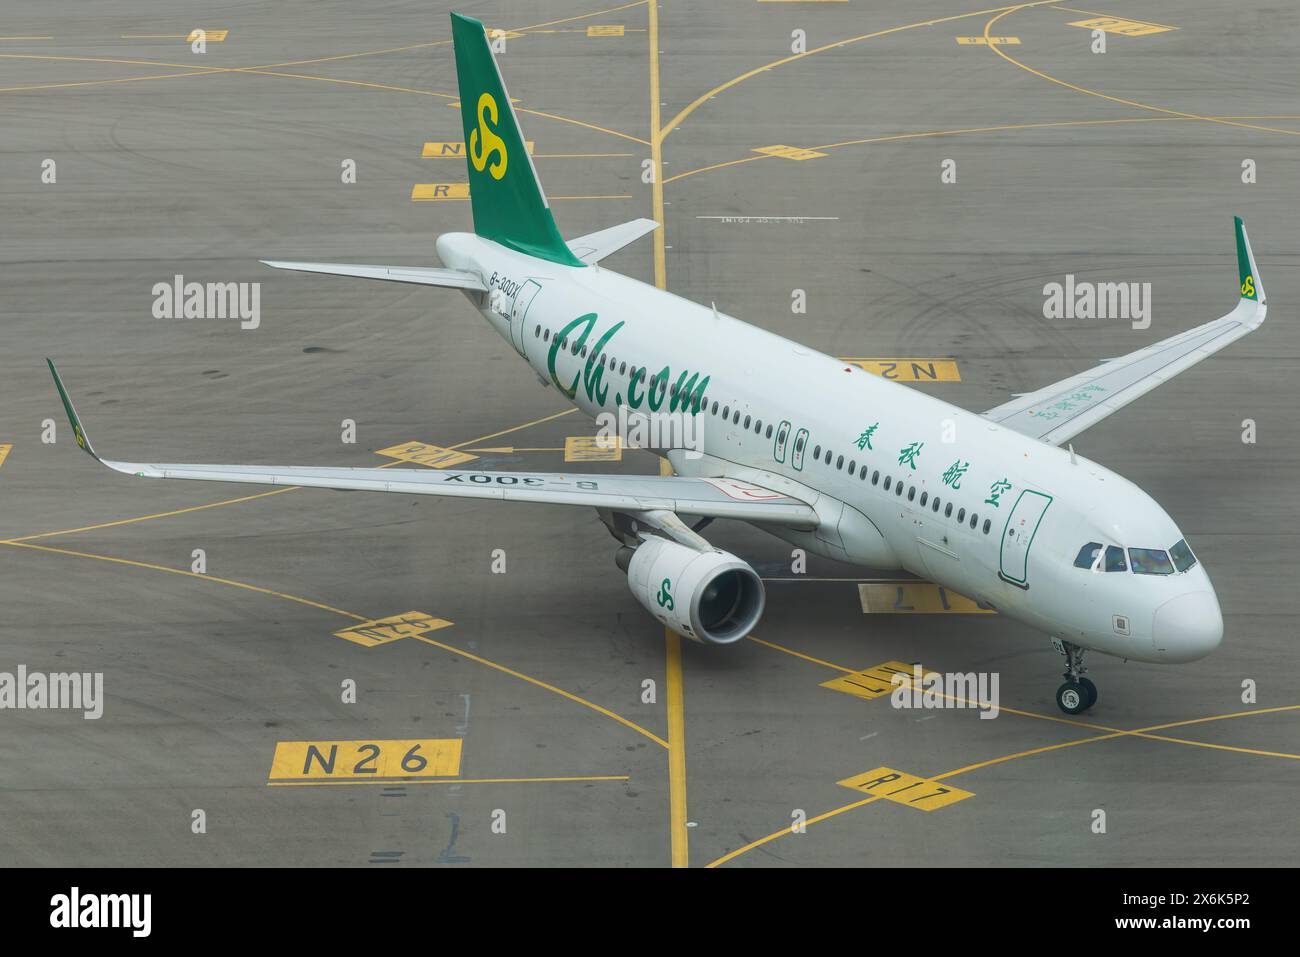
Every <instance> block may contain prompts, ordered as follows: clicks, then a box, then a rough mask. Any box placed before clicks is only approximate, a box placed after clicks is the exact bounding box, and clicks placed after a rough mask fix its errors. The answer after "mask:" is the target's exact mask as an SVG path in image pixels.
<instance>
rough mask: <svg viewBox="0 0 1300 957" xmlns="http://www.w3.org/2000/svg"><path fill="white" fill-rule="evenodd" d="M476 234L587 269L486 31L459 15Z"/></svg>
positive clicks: (460, 78)
mask: <svg viewBox="0 0 1300 957" xmlns="http://www.w3.org/2000/svg"><path fill="white" fill-rule="evenodd" d="M451 35H452V41H453V43H454V45H455V47H456V80H457V82H458V83H459V86H460V115H461V120H462V122H463V123H464V125H465V161H466V166H467V167H468V169H469V195H470V204H471V205H472V207H473V211H474V232H475V233H477V234H478V235H479V236H482V237H483V238H484V239H490V240H492V241H493V242H497V243H500V244H501V245H503V246H509V247H510V248H511V249H515V250H518V251H519V252H521V253H526V254H528V255H529V256H536V257H538V258H539V259H547V260H550V261H551V262H555V263H561V264H563V265H565V266H581V265H583V263H582V262H581V261H579V260H578V259H577V258H576V257H575V256H574V255H573V253H572V252H571V251H570V250H569V247H568V246H567V245H566V244H565V242H564V240H563V239H562V238H561V237H560V231H559V230H558V229H556V228H555V220H554V219H553V218H552V216H551V210H550V207H548V206H547V205H546V194H545V193H543V192H542V184H541V183H540V182H539V181H538V179H537V170H536V169H535V168H534V167H533V159H532V157H531V156H529V155H528V151H527V150H526V149H525V148H524V138H523V135H522V134H521V133H520V132H519V120H518V118H517V117H516V116H515V109H514V107H513V106H512V105H511V103H510V96H509V94H508V93H507V92H506V85H505V83H504V81H502V79H501V72H500V71H499V70H498V69H497V64H496V60H495V59H493V57H492V50H491V48H490V47H489V46H488V39H487V33H486V32H485V31H484V29H483V24H482V23H480V22H479V21H477V20H474V19H471V18H470V17H465V16H461V15H460V14H459V13H453V14H452V15H451Z"/></svg>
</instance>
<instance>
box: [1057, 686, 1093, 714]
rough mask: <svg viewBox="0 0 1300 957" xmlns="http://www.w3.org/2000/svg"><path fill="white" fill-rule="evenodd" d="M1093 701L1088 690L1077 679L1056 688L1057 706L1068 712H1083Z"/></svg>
mask: <svg viewBox="0 0 1300 957" xmlns="http://www.w3.org/2000/svg"><path fill="white" fill-rule="evenodd" d="M1088 683H1089V684H1091V683H1092V682H1088ZM1091 703H1092V702H1091V701H1090V699H1089V695H1088V690H1087V689H1086V688H1085V687H1084V686H1083V685H1082V684H1080V683H1079V682H1077V681H1067V682H1066V683H1065V684H1063V685H1061V687H1059V688H1057V689H1056V706H1057V707H1058V708H1060V709H1061V710H1062V711H1064V712H1065V713H1066V714H1082V713H1083V712H1084V711H1087V710H1088V707H1089V705H1090V704H1091Z"/></svg>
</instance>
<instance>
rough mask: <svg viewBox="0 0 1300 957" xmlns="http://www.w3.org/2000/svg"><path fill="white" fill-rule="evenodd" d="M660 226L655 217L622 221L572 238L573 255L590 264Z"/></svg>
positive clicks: (570, 243)
mask: <svg viewBox="0 0 1300 957" xmlns="http://www.w3.org/2000/svg"><path fill="white" fill-rule="evenodd" d="M658 228H659V224H658V223H656V222H655V221H654V220H653V219H634V220H632V221H631V222H630V223H621V224H619V225H618V226H611V227H609V229H602V230H600V231H599V232H595V233H588V234H587V235H586V236H579V237H578V238H577V239H570V240H569V248H570V249H571V250H573V255H575V256H577V257H578V258H579V259H581V260H582V261H583V262H584V263H586V264H587V265H588V266H590V265H591V264H592V263H598V262H600V261H601V260H602V259H604V258H605V257H606V256H610V255H612V254H614V253H616V252H618V251H619V250H620V249H622V248H623V247H624V246H626V245H628V244H629V243H634V242H636V241H637V240H638V239H640V238H641V237H642V236H644V235H646V234H647V233H653V232H654V231H655V230H656V229H658Z"/></svg>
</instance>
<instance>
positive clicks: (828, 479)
mask: <svg viewBox="0 0 1300 957" xmlns="http://www.w3.org/2000/svg"><path fill="white" fill-rule="evenodd" d="M452 31H453V37H454V44H455V56H456V68H457V75H458V81H459V86H460V97H461V113H462V118H463V121H464V127H465V143H466V145H467V149H466V153H467V160H468V170H469V181H470V186H471V203H472V209H473V219H474V233H473V234H468V233H451V234H448V235H444V236H441V237H439V239H438V241H437V251H438V256H439V258H440V259H441V260H442V262H443V264H444V266H443V268H412V267H405V266H360V265H344V264H330V263H301V262H268V263H267V265H270V266H274V267H276V268H281V269H295V270H303V271H308V272H321V273H329V274H333V275H341V276H359V277H365V278H371V279H382V280H388V281H393V282H406V283H420V284H425V285H431V286H445V287H450V288H454V289H460V290H462V291H463V292H464V294H465V296H466V297H467V298H468V299H469V300H470V302H472V303H473V304H474V305H475V306H476V307H477V308H478V310H479V312H480V313H481V314H482V315H483V316H484V317H485V318H486V319H487V321H488V322H489V323H490V324H491V325H492V326H493V328H495V329H496V331H497V332H499V333H500V334H501V335H502V337H504V338H505V339H506V340H507V341H508V342H510V344H511V345H512V346H513V347H514V349H515V350H516V351H517V352H518V353H519V355H520V356H521V357H522V358H523V360H524V361H525V362H527V363H528V364H529V365H530V366H531V367H532V369H533V370H534V371H535V372H536V373H537V375H538V376H539V378H541V380H542V381H543V383H544V384H547V385H554V386H555V387H556V388H557V389H558V390H559V391H560V392H562V393H563V394H564V395H565V396H566V397H567V398H568V399H569V401H570V402H572V403H573V404H574V405H576V406H577V407H578V409H580V410H581V411H582V412H584V413H586V414H587V415H589V416H597V415H599V414H601V413H610V412H615V411H617V410H618V409H619V408H620V407H621V408H624V409H625V410H627V411H629V412H632V413H636V414H641V415H664V414H677V415H678V416H689V417H690V418H691V420H692V422H693V423H695V424H698V425H699V426H701V428H700V432H702V434H703V449H702V452H703V454H702V455H696V456H692V455H688V454H687V453H688V450H687V449H686V448H684V447H681V448H671V449H668V450H667V451H666V457H667V459H668V461H669V462H670V463H671V464H672V467H673V469H674V470H675V472H676V474H674V475H667V476H653V475H652V476H646V475H613V474H585V475H584V474H573V473H552V472H501V471H473V470H464V471H462V470H453V469H447V470H436V469H410V470H379V469H372V468H317V467H314V466H309V467H278V466H257V465H184V464H154V463H138V462H117V461H109V460H105V459H100V458H99V456H98V455H96V454H95V451H94V449H93V448H92V446H91V444H90V442H89V440H88V439H87V438H86V434H85V431H84V429H83V428H82V426H81V422H80V420H79V419H78V418H77V414H76V411H75V410H74V408H73V405H72V402H71V400H70V399H69V398H68V394H67V392H66V390H65V389H64V387H63V383H62V381H61V380H60V378H59V375H58V372H57V371H55V369H54V365H53V363H50V371H51V373H53V375H54V379H55V384H56V386H57V387H58V390H59V394H60V396H61V398H62V400H63V403H64V406H65V409H66V411H67V413H68V416H69V418H70V420H71V422H72V426H73V430H74V434H75V435H76V438H77V443H78V445H80V446H81V447H82V448H83V449H85V450H86V451H87V452H89V453H90V454H91V455H93V456H95V458H96V459H97V460H99V461H101V462H103V464H104V465H107V466H108V467H109V468H112V469H116V470H117V471H119V472H125V473H128V474H132V475H136V476H140V477H144V478H169V479H197V480H200V481H213V482H249V483H254V484H262V485H300V486H309V487H316V488H334V489H360V490H369V491H376V492H402V493H407V494H414V495H444V496H453V497H467V498H485V499H498V500H505V501H511V502H539V503H545V504H551V505H576V506H585V507H589V508H594V509H596V511H597V514H598V515H599V517H600V518H601V520H602V521H603V522H604V523H605V525H606V526H607V527H608V528H609V530H610V532H611V533H612V534H613V536H614V538H615V539H616V540H617V541H618V542H619V545H620V547H619V549H618V552H617V555H616V560H617V563H618V565H619V567H620V568H622V569H624V570H625V571H626V572H627V575H628V581H629V584H630V586H631V589H632V593H633V594H634V595H635V597H636V599H637V601H638V602H640V603H641V604H642V605H643V606H644V607H645V608H646V609H647V610H648V611H649V612H650V614H651V615H653V616H654V617H655V618H656V619H658V620H659V621H660V622H662V623H663V624H664V625H666V626H667V627H668V628H671V629H672V630H673V631H675V632H677V633H678V634H680V635H682V636H684V637H686V638H690V639H693V640H695V641H698V642H703V643H707V644H720V645H721V644H729V643H731V642H735V641H738V640H740V639H741V638H743V637H745V636H746V635H747V634H749V633H750V631H751V630H752V629H753V628H754V627H755V625H756V624H757V623H758V621H759V618H760V616H761V615H762V613H763V608H764V601H765V598H764V591H763V583H762V581H761V579H760V578H759V576H758V574H757V573H756V572H755V571H754V569H753V568H751V567H750V566H749V565H748V564H747V563H746V562H745V561H743V560H742V559H740V558H738V557H736V556H735V555H732V554H730V553H728V552H725V551H722V550H720V549H717V548H714V547H713V546H712V545H710V544H709V543H708V542H707V541H705V539H704V538H702V537H701V536H700V534H699V530H700V529H701V528H702V527H703V526H704V525H705V524H707V523H708V521H710V520H712V519H717V518H724V519H735V520H738V521H743V522H748V523H749V524H751V525H753V526H755V527H757V528H760V529H763V530H764V531H767V532H770V533H772V534H773V535H775V536H777V537H778V538H781V539H783V540H785V541H786V542H789V543H791V544H793V545H795V546H797V547H799V548H803V549H807V550H808V551H811V552H813V553H815V554H818V555H822V556H825V557H827V558H833V559H836V560H838V561H842V562H849V563H852V564H856V565H862V566H867V567H870V568H873V569H882V570H883V569H905V570H906V571H908V572H911V573H912V574H914V575H917V576H920V577H922V578H924V579H928V580H930V581H933V582H936V583H938V584H940V585H942V586H944V587H946V588H950V589H953V590H955V591H957V592H960V593H962V594H964V595H967V596H970V597H971V598H973V599H975V600H976V601H977V602H979V603H980V604H981V605H982V606H984V607H986V608H992V609H996V610H997V611H998V612H999V613H1001V614H1003V615H1006V616H1007V617H1009V618H1012V619H1014V620H1016V621H1020V622H1024V623H1026V624H1028V625H1031V626H1033V627H1034V628H1036V629H1040V630H1042V631H1044V632H1046V633H1047V634H1049V635H1051V636H1053V637H1052V641H1053V643H1054V644H1055V645H1056V647H1057V650H1058V651H1060V652H1061V653H1062V654H1064V655H1065V658H1066V672H1065V679H1066V680H1065V683H1064V684H1062V685H1061V687H1060V688H1059V689H1058V691H1057V695H1056V697H1057V703H1058V705H1059V706H1060V708H1061V709H1062V710H1063V711H1065V712H1067V713H1069V714H1077V713H1079V712H1082V711H1084V710H1086V709H1088V708H1090V707H1091V706H1092V705H1093V704H1094V703H1095V701H1096V698H1097V690H1096V687H1095V685H1094V684H1093V683H1092V682H1091V681H1089V680H1088V679H1087V678H1086V677H1084V672H1085V670H1086V669H1085V668H1084V666H1083V658H1084V651H1085V650H1086V649H1094V650H1096V651H1099V652H1103V653H1105V654H1109V655H1114V656H1117V657H1120V658H1124V659H1133V660H1136V661H1146V662H1162V663H1174V662H1187V661H1193V660H1196V659H1198V658H1201V657H1203V656H1204V655H1206V654H1208V653H1209V652H1211V651H1213V650H1214V649H1215V648H1216V647H1217V646H1218V644H1219V642H1220V640H1221V639H1222V636H1223V619H1222V617H1221V615H1220V611H1219V603H1218V599H1217V597H1216V595H1215V592H1214V588H1213V587H1212V586H1211V584H1210V579H1209V576H1208V575H1207V574H1206V572H1205V568H1204V566H1202V565H1201V564H1200V563H1199V562H1198V561H1197V559H1196V557H1195V556H1194V555H1193V553H1192V550H1191V548H1189V547H1188V545H1187V542H1186V540H1185V539H1184V536H1183V534H1182V532H1180V531H1179V530H1178V526H1177V525H1176V524H1175V523H1174V521H1173V519H1172V518H1170V517H1169V515H1168V514H1167V513H1166V512H1165V511H1164V509H1162V508H1161V507H1160V505H1159V504H1158V503H1157V502H1156V501H1155V500H1154V499H1152V498H1151V496H1149V495H1147V494H1146V493H1145V492H1143V491H1142V490H1141V489H1140V488H1138V487H1137V486H1136V485H1134V484H1133V483H1132V482H1130V481H1128V480H1126V479H1124V478H1122V477H1121V476H1119V475H1117V474H1116V473H1114V472H1112V471H1110V470H1109V469H1106V468H1104V467H1102V466H1101V465H1098V464H1097V463H1095V462H1092V461H1089V460H1088V459H1085V458H1084V457H1083V456H1081V455H1077V454H1075V452H1074V451H1073V449H1072V448H1071V449H1069V450H1066V449H1062V448H1060V446H1061V445H1062V444H1063V443H1066V442H1068V440H1069V439H1071V438H1072V437H1074V436H1076V435H1078V434H1079V433H1080V432H1082V431H1083V430H1084V429H1086V428H1088V427H1089V426H1091V425H1094V424H1095V423H1097V422H1100V421H1101V420H1102V419H1104V418H1106V417H1107V416H1109V415H1111V414H1113V413H1115V412H1117V411H1119V410H1120V409H1121V408H1123V407H1124V406H1126V405H1128V404H1129V403H1130V402H1133V401H1134V400H1136V399H1138V398H1139V397H1141V396H1143V395H1145V394H1146V393H1147V392H1149V391H1150V390H1152V389H1154V388H1155V387H1156V386H1157V385H1159V384H1161V383H1162V382H1165V381H1167V380H1168V379H1170V378H1172V377H1173V376H1175V375H1177V374H1178V373H1180V372H1182V371H1184V370H1186V369H1188V368H1190V367H1191V366H1193V365H1195V364H1196V363H1197V362H1200V361H1201V360H1202V359H1204V358H1205V357H1206V356H1208V355H1210V354H1211V353H1214V352H1217V351H1219V350H1220V349H1222V348H1224V347H1225V346H1227V345H1228V344H1229V343H1231V342H1233V341H1234V340H1236V339H1239V338H1241V337H1242V336H1244V335H1246V334H1247V333H1249V332H1251V331H1253V330H1254V329H1257V328H1258V327H1259V326H1260V324H1261V323H1263V321H1264V317H1265V313H1266V305H1265V297H1264V289H1263V286H1262V285H1261V284H1260V278H1259V272H1258V269H1257V268H1256V265H1255V259H1254V255H1253V253H1252V252H1251V248H1250V242H1249V240H1248V239H1247V238H1246V231H1245V229H1244V228H1243V226H1242V222H1241V220H1240V219H1237V220H1236V239H1237V265H1238V271H1239V280H1240V282H1239V290H1240V299H1239V301H1238V302H1237V305H1236V307H1235V308H1234V309H1233V310H1232V311H1231V312H1230V313H1228V314H1227V315H1226V316H1224V317H1222V318H1221V319H1216V320H1214V321H1213V322H1209V323H1206V324H1204V325H1201V326H1197V327H1196V328H1193V329H1190V330H1188V331H1186V332H1183V333H1180V334H1179V335H1176V336H1173V337H1172V338H1169V339H1165V340H1163V341H1161V342H1158V343H1156V344H1155V345H1152V346H1148V347H1146V348H1144V349H1139V350H1138V351H1136V352H1133V353H1130V354H1128V355H1125V356H1121V357H1119V358H1115V359H1110V360H1108V361H1105V362H1103V363H1102V364H1101V365H1098V366H1097V367H1096V368H1093V369H1089V370H1088V371H1086V372H1082V373H1080V374H1078V375H1075V376H1071V377H1070V378H1068V379H1064V380H1062V381H1060V382H1056V383H1053V384H1052V385H1048V386H1045V387H1043V388H1041V389H1037V390H1035V391H1033V392H1029V393H1026V394H1022V395H1019V396H1017V397H1015V398H1014V399H1012V400H1011V401H1010V402H1007V403H1005V404H1003V405H1000V406H998V407H997V408H994V409H990V410H988V411H987V412H983V413H981V414H978V415H977V414H973V413H971V412H968V411H966V410H963V409H959V408H956V407H955V406H952V405H949V404H948V403H946V402H941V401H939V400H938V399H935V398H932V397H930V396H927V395H924V394H922V393H920V392H917V391H914V390H912V389H909V388H907V387H906V386H903V385H900V384H898V383H895V382H890V381H888V380H886V379H883V378H878V377H876V376H873V375H870V374H868V373H866V372H864V371H862V370H861V369H858V368H856V367H854V366H851V365H846V364H845V363H844V362H842V361H841V360H839V359H836V358H833V357H831V356H827V355H823V354H821V353H819V352H816V351H815V350H812V349H808V348H805V347H803V346H800V345H798V344H797V343H794V342H791V341H790V340H788V339H783V338H781V337H780V336H776V335H773V334H771V333H769V332H765V331H763V330H762V329H757V328H755V327H753V326H750V325H747V324H745V323H743V322H741V321H740V320H738V319H734V318H732V317H730V316H726V315H723V314H721V313H719V312H718V311H717V309H716V308H706V307H704V306H700V305H697V304H695V303H692V302H688V301H686V300H684V299H680V298H678V297H677V296H674V295H671V294H670V293H667V292H664V291H661V290H658V289H655V288H653V287H651V286H648V285H646V284H644V283H641V282H638V281H636V280H634V279H630V278H628V277H625V276H620V275H617V274H616V273H613V272H610V271H608V270H606V269H602V268H600V267H599V266H598V265H597V264H598V263H599V262H600V260H602V259H603V258H605V257H606V256H608V255H610V254H611V253H613V252H614V251H616V250H618V249H620V248H622V247H623V246H625V245H627V244H628V243H630V242H632V241H633V240H635V239H637V238H638V237H640V236H643V235H645V234H646V233H648V232H650V231H652V230H654V229H655V228H657V224H656V223H654V222H652V221H650V220H644V219H642V220H636V221H634V222H631V223H625V224H623V225H621V226H615V227H613V228H610V229H605V230H602V231H600V232H597V233H592V234H591V235H589V236H583V237H581V238H579V239H575V240H572V241H570V242H565V241H564V240H563V239H561V238H560V234H559V232H558V230H557V229H556V226H555V221H554V220H553V219H552V217H551V212H550V209H549V207H548V206H547V202H546V196H545V194H544V193H543V192H542V187H541V184H540V182H539V181H538V179H537V171H536V169H535V168H534V167H533V163H532V159H531V158H530V157H529V155H528V153H527V151H526V150H525V148H524V140H523V136H522V134H521V133H520V130H519V124H518V119H517V117H516V116H515V112H514V108H513V107H512V106H511V103H510V98H509V96H508V95H507V93H506V89H505V84H504V82H503V81H502V79H501V75H500V72H499V71H498V69H497V66H496V62H495V60H494V59H493V57H492V53H491V50H490V48H489V45H488V40H487V37H486V35H485V33H484V30H483V25H482V24H481V23H479V22H478V21H476V20H472V19H470V18H468V17H464V16H460V15H458V14H452ZM688 523H689V524H688Z"/></svg>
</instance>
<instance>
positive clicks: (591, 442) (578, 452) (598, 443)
mask: <svg viewBox="0 0 1300 957" xmlns="http://www.w3.org/2000/svg"><path fill="white" fill-rule="evenodd" d="M622 460H623V445H622V443H620V442H619V440H618V439H617V438H614V439H606V438H602V437H600V436H596V435H570V436H566V437H565V439H564V461H566V462H621V461H622Z"/></svg>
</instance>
